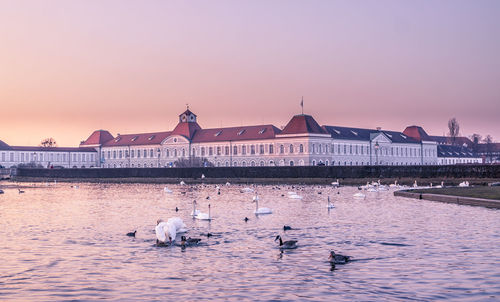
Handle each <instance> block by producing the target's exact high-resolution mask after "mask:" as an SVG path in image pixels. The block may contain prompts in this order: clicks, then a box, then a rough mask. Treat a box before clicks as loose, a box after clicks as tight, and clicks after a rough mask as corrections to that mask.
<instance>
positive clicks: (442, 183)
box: [434, 181, 444, 189]
mask: <svg viewBox="0 0 500 302" xmlns="http://www.w3.org/2000/svg"><path fill="white" fill-rule="evenodd" d="M434 188H437V189H441V188H444V182H443V181H442V182H441V184H440V185H437V186H435V187H434Z"/></svg>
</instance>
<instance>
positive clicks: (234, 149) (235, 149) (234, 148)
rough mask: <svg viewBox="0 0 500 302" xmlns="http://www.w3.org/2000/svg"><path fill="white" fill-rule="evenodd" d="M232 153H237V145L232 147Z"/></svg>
mask: <svg viewBox="0 0 500 302" xmlns="http://www.w3.org/2000/svg"><path fill="white" fill-rule="evenodd" d="M233 155H238V147H237V146H234V147H233Z"/></svg>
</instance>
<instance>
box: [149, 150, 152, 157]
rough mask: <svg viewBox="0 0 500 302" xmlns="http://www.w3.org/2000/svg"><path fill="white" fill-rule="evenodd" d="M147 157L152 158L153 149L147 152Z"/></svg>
mask: <svg viewBox="0 0 500 302" xmlns="http://www.w3.org/2000/svg"><path fill="white" fill-rule="evenodd" d="M149 157H153V149H150V150H149Z"/></svg>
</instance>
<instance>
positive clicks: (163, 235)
mask: <svg viewBox="0 0 500 302" xmlns="http://www.w3.org/2000/svg"><path fill="white" fill-rule="evenodd" d="M186 231H187V229H186V225H185V224H184V222H183V221H182V219H181V218H179V217H172V218H169V219H168V220H167V222H165V221H163V220H162V219H158V221H157V222H156V227H155V233H156V238H157V241H156V242H157V243H166V242H167V240H168V241H169V243H171V242H172V241H174V240H175V236H177V233H185V232H186Z"/></svg>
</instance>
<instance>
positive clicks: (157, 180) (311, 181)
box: [0, 176, 499, 188]
mask: <svg viewBox="0 0 500 302" xmlns="http://www.w3.org/2000/svg"><path fill="white" fill-rule="evenodd" d="M378 180H380V182H381V183H382V184H392V183H394V181H395V180H397V181H398V184H400V185H409V186H410V185H413V183H414V182H415V180H416V181H417V183H418V184H420V185H422V184H424V185H428V184H430V183H432V184H434V185H438V184H440V183H441V181H443V182H444V183H445V185H447V186H452V185H458V184H459V183H460V182H462V181H465V180H467V181H469V183H470V184H471V185H479V186H486V185H488V183H492V182H498V181H499V179H497V178H477V179H474V178H448V179H447V178H413V177H401V178H339V179H338V181H339V183H340V185H344V186H360V185H365V184H366V183H367V182H370V183H371V182H372V181H378ZM54 181H57V182H66V183H116V184H120V183H123V184H133V183H146V184H163V183H165V184H176V183H179V182H180V181H184V182H185V183H186V184H225V183H226V182H229V183H232V184H270V185H276V184H293V185H296V184H301V185H331V183H332V182H336V181H337V179H332V178H205V179H201V178H180V177H176V178H168V177H128V178H54V177H24V176H23V177H20V176H16V177H12V178H11V179H10V180H6V182H9V183H16V182H17V183H29V182H31V183H38V182H40V183H44V182H54ZM2 182H3V181H2ZM2 182H0V188H1V187H2Z"/></svg>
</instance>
